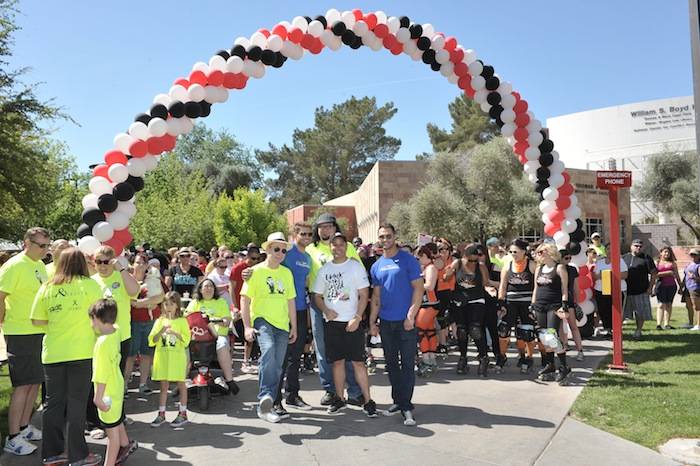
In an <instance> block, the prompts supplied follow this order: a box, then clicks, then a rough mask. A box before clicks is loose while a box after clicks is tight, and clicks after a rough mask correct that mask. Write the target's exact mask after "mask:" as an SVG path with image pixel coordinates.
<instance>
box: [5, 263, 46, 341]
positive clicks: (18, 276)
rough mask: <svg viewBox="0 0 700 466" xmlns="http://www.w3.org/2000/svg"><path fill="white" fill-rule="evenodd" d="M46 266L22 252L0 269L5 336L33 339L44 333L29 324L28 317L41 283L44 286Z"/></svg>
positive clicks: (39, 328)
mask: <svg viewBox="0 0 700 466" xmlns="http://www.w3.org/2000/svg"><path fill="white" fill-rule="evenodd" d="M46 281H47V276H46V266H45V265H44V263H43V262H42V261H40V260H39V261H34V260H32V259H30V258H29V257H28V256H27V255H26V254H25V253H24V252H20V253H19V254H17V255H15V256H14V257H12V258H10V260H8V261H7V262H6V263H5V264H4V265H3V266H2V267H1V268H0V291H2V292H3V293H7V297H6V298H5V322H3V324H2V329H3V332H4V333H5V335H36V334H40V333H44V329H42V328H41V327H37V326H35V325H34V324H32V321H31V319H30V317H29V314H30V313H31V311H32V304H33V303H34V298H36V294H37V292H38V291H39V287H41V285H42V283H46Z"/></svg>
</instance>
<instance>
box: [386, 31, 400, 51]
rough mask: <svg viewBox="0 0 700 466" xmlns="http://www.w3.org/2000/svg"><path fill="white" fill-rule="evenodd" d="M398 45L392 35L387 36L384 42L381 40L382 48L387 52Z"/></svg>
mask: <svg viewBox="0 0 700 466" xmlns="http://www.w3.org/2000/svg"><path fill="white" fill-rule="evenodd" d="M398 43H399V41H398V40H396V36H395V35H393V34H387V35H386V37H384V40H382V45H384V48H385V49H387V50H391V49H393V48H394V47H396V44H398Z"/></svg>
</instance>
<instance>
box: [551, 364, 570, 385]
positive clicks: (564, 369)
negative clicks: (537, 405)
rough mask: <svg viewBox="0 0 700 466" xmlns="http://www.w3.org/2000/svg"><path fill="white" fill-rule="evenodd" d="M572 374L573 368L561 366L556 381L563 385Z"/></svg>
mask: <svg viewBox="0 0 700 466" xmlns="http://www.w3.org/2000/svg"><path fill="white" fill-rule="evenodd" d="M570 373H571V368H570V367H569V366H560V367H559V372H557V377H556V378H555V379H554V380H555V381H557V382H559V383H562V382H564V380H565V379H566V377H567V376H568V375H569V374H570Z"/></svg>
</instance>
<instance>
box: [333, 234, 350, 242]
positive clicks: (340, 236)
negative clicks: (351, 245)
mask: <svg viewBox="0 0 700 466" xmlns="http://www.w3.org/2000/svg"><path fill="white" fill-rule="evenodd" d="M336 238H342V239H343V241H345V242H346V243H347V242H348V239H347V238H346V237H345V235H344V234H342V233H340V232H338V233H336V234H335V235H333V238H331V241H333V240H334V239H336Z"/></svg>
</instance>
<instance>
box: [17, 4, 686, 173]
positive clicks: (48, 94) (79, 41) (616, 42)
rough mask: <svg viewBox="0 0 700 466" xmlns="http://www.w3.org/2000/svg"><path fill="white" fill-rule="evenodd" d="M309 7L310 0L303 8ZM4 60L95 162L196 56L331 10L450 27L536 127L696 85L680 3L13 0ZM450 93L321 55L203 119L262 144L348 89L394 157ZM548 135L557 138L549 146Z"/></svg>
mask: <svg viewBox="0 0 700 466" xmlns="http://www.w3.org/2000/svg"><path fill="white" fill-rule="evenodd" d="M304 4H308V5H309V6H304ZM18 6H19V8H20V10H21V14H20V15H19V16H18V17H17V23H18V24H19V26H20V27H21V28H22V30H21V31H19V32H18V33H17V34H16V35H15V45H14V56H13V57H12V59H11V64H12V65H13V66H17V67H19V66H30V67H31V68H32V71H31V72H30V73H29V74H28V75H27V77H26V78H25V80H26V81H30V82H42V84H41V86H40V87H39V95H40V96H41V97H42V98H47V99H48V98H53V99H55V103H56V104H57V105H59V106H62V107H63V108H64V109H65V111H66V112H67V113H68V114H70V115H71V116H72V117H73V118H74V119H75V120H76V121H77V122H78V123H79V125H80V126H76V125H74V124H72V123H67V122H65V123H60V124H59V125H58V126H57V127H56V131H55V133H54V135H55V137H56V138H58V139H60V140H63V141H65V142H66V143H67V145H68V147H69V148H70V150H71V152H72V153H73V154H74V155H75V156H76V158H77V161H78V165H79V166H80V168H86V167H87V166H88V165H89V164H91V163H94V162H98V161H101V159H102V155H103V154H104V152H105V151H106V150H108V149H110V148H111V147H112V139H113V137H114V135H115V134H117V133H119V132H121V131H125V130H126V128H127V127H128V126H129V124H130V123H131V122H132V121H133V117H134V115H136V114H137V113H139V112H142V111H144V110H146V109H147V108H148V107H149V106H150V104H151V101H152V99H153V97H154V96H155V95H156V94H158V93H160V92H167V90H168V89H169V87H170V85H171V84H172V82H173V81H174V79H175V78H177V77H180V76H185V75H187V74H188V73H189V71H190V70H191V67H192V65H193V64H194V63H195V62H197V61H204V62H207V61H208V60H209V58H210V57H211V56H212V55H213V54H214V53H215V52H216V51H217V50H218V49H221V48H229V47H230V46H231V45H232V44H233V41H234V39H235V38H236V37H239V36H245V37H250V35H251V34H252V33H253V32H255V31H256V30H257V29H258V28H261V27H268V28H272V26H274V25H275V24H276V23H278V22H279V21H282V20H288V21H291V20H292V18H293V17H294V16H297V15H302V16H303V15H309V16H315V15H317V14H323V13H325V12H326V11H327V10H328V9H329V8H337V9H339V10H341V11H342V10H349V9H353V8H361V9H362V10H363V11H375V10H383V11H385V12H386V13H387V14H388V15H389V16H392V15H393V16H402V15H407V16H409V17H410V18H411V19H412V20H414V21H417V22H420V23H431V24H433V25H434V26H435V28H436V30H438V31H442V32H445V33H446V34H447V35H454V36H455V37H457V39H458V40H459V42H460V43H461V44H462V45H463V46H464V47H465V48H472V49H474V50H475V51H476V52H477V54H478V56H479V58H481V59H483V60H484V61H485V62H487V63H489V64H491V65H493V66H494V68H495V70H496V72H497V73H498V74H499V75H500V76H501V77H502V79H505V80H507V81H509V82H511V83H513V86H514V89H515V90H518V91H519V92H520V93H521V94H522V95H523V97H524V98H526V99H527V100H528V101H529V102H530V108H531V110H532V111H534V112H535V114H536V115H537V117H538V118H539V119H540V120H541V121H543V122H544V120H545V119H546V118H547V117H552V116H557V115H562V114H567V113H572V112H578V111H583V110H588V109H593V108H599V107H606V106H611V105H617V104H624V103H631V102H636V101H642V100H649V99H657V98H664V97H673V96H681V95H690V94H692V74H691V58H690V44H689V24H688V4H687V1H685V0H656V1H652V0H637V1H634V2H633V1H631V0H628V1H610V0H607V1H603V0H587V1H585V2H583V1H576V2H573V1H554V0H550V1H543V0H533V1H528V2H523V1H519V0H501V1H498V2H474V1H456V0H454V1H444V0H431V1H421V2H418V1H402V2H398V1H384V2H377V1H356V2H352V3H351V2H348V1H345V0H339V1H335V2H329V1H314V2H287V1H285V2H283V1H271V0H256V1H252V2H233V1H229V2H224V1H216V2H213V1H204V0H202V1H200V2H184V1H180V0H177V1H168V2H165V1H151V2H144V1H143V0H140V1H135V0H122V1H119V2H95V1H86V0H72V1H67V0H64V1H61V2H58V1H39V0H31V1H30V0H20V2H19V5H18ZM458 94H459V89H458V88H457V87H456V86H455V85H451V84H449V83H448V82H447V80H446V79H445V78H443V77H442V76H441V75H440V74H439V73H434V72H432V71H430V69H429V68H428V67H427V66H425V65H423V64H422V63H420V62H413V61H412V60H411V59H410V58H409V57H408V56H406V55H403V54H402V55H400V56H398V57H395V56H393V55H391V54H390V53H389V52H388V51H386V50H383V51H381V52H372V51H371V50H369V49H365V48H362V49H360V50H351V49H349V48H343V49H341V50H340V51H338V52H332V51H330V50H324V51H323V53H322V54H320V55H317V56H314V55H307V56H305V57H304V58H303V59H302V60H301V61H293V60H288V61H287V63H286V64H285V66H284V67H283V68H281V69H269V70H268V72H267V74H266V75H265V77H264V78H263V79H261V80H253V79H251V81H250V82H249V85H248V87H247V88H246V89H245V90H243V91H233V92H232V93H231V95H230V97H229V100H228V102H226V103H224V104H217V105H215V106H214V108H213V111H212V114H211V116H210V117H208V118H206V123H207V124H208V125H209V126H210V127H212V128H215V129H218V128H226V129H227V130H229V131H230V132H231V133H232V134H234V135H235V136H236V137H237V138H238V139H239V140H240V141H241V142H243V143H244V144H246V145H248V146H250V147H253V148H264V147H266V146H267V143H268V142H272V143H274V144H277V145H280V144H283V143H287V142H290V141H291V135H292V132H293V130H294V129H295V128H306V127H309V126H311V125H312V124H313V110H314V108H316V107H317V106H320V105H324V106H330V105H332V104H334V103H338V102H341V101H343V100H345V99H347V98H349V97H350V96H352V95H356V96H365V95H369V96H376V98H377V100H378V101H379V103H380V104H381V103H384V102H387V101H392V102H394V103H395V104H396V106H397V108H398V110H399V111H398V114H397V115H396V116H395V117H394V118H393V119H392V120H391V122H390V123H389V124H388V125H387V129H388V131H389V133H390V134H391V135H393V136H396V137H398V138H400V139H401V140H402V142H403V144H402V148H401V150H400V152H399V155H398V158H401V159H413V157H414V156H415V154H418V153H421V152H424V151H430V143H429V140H428V136H427V133H426V130H425V125H426V123H428V122H434V123H437V124H439V125H440V126H443V127H447V126H449V123H450V118H449V115H448V112H447V105H448V103H449V102H451V101H452V100H453V99H454V98H455V97H456V96H457V95H458ZM555 143H556V141H555Z"/></svg>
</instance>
